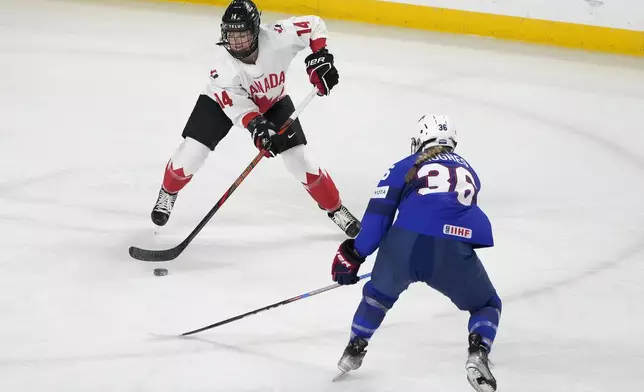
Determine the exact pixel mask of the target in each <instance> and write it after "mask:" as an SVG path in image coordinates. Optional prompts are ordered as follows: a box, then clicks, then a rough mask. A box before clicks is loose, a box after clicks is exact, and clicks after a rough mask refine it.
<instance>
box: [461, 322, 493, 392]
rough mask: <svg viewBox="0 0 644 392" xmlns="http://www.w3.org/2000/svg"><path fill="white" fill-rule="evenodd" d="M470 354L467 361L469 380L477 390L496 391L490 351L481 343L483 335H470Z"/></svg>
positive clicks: (484, 391) (480, 391) (479, 391)
mask: <svg viewBox="0 0 644 392" xmlns="http://www.w3.org/2000/svg"><path fill="white" fill-rule="evenodd" d="M469 342H470V347H469V349H468V352H469V355H468V357H467V361H466V362H465V369H466V370H467V381H469V382H470V385H471V386H472V388H474V390H476V391H477V392H494V391H496V379H495V378H494V376H493V375H492V372H491V371H490V363H489V360H488V351H487V349H486V348H485V347H484V346H483V345H482V344H481V336H480V335H478V334H475V333H472V334H470V336H469Z"/></svg>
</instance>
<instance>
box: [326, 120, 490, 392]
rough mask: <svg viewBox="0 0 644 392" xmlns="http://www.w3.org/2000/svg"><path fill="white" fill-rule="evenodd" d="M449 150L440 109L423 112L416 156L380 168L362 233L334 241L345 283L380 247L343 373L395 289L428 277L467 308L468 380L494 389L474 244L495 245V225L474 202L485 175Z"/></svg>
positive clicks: (336, 274) (484, 290)
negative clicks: (384, 170) (381, 174)
mask: <svg viewBox="0 0 644 392" xmlns="http://www.w3.org/2000/svg"><path fill="white" fill-rule="evenodd" d="M455 147H456V131H455V128H454V126H453V124H452V123H451V122H450V120H449V119H448V118H447V117H446V116H438V115H426V116H423V117H422V118H421V119H420V120H419V121H418V123H417V127H416V130H415V132H414V136H413V137H412V142H411V153H412V155H411V156H409V157H407V158H405V159H403V160H402V161H400V162H397V163H396V164H394V165H393V166H391V168H390V169H389V170H388V171H387V173H385V175H384V177H383V178H382V179H381V180H380V183H379V184H378V187H377V188H376V190H375V192H374V193H373V196H372V198H371V200H370V201H369V204H368V206H367V210H366V212H365V215H364V217H363V219H362V231H361V232H360V234H359V235H358V236H357V237H356V238H355V240H353V239H349V240H346V241H344V242H343V243H342V244H341V245H340V247H339V249H338V251H337V253H336V255H335V258H334V260H333V266H332V276H333V280H334V281H336V282H338V283H340V284H342V285H346V284H355V283H357V282H358V269H359V268H360V265H361V264H362V263H363V262H364V261H365V258H366V257H367V256H369V255H370V254H372V253H373V252H375V251H376V249H378V248H379V249H380V250H379V252H378V256H377V257H376V261H375V264H374V267H373V271H372V276H371V280H370V281H369V282H367V283H366V284H365V286H364V288H363V297H362V301H361V302H360V305H359V306H358V309H357V311H356V313H355V316H354V317H353V324H352V325H351V337H350V340H349V344H348V345H347V347H346V349H345V350H344V353H343V355H342V358H340V361H339V362H338V368H339V369H340V371H341V372H342V373H340V374H344V373H346V372H349V371H351V370H356V369H358V368H359V367H360V365H361V364H362V360H363V358H364V356H365V354H366V350H365V348H366V347H367V343H368V342H369V339H370V338H371V336H372V335H373V334H374V332H375V331H376V330H377V329H378V327H379V326H380V324H381V323H382V321H383V319H384V318H385V314H386V313H387V311H388V310H389V309H391V308H392V307H393V306H394V304H395V303H396V301H397V300H398V297H399V295H400V294H401V293H402V292H403V291H405V290H406V289H407V287H408V286H409V285H410V284H411V283H414V282H425V283H426V284H428V285H429V286H430V287H432V288H434V289H435V290H437V291H439V292H441V293H442V294H444V295H445V296H447V297H448V298H449V299H450V300H451V301H452V302H453V303H454V304H455V305H456V306H457V307H458V308H459V309H460V310H463V311H468V312H469V313H470V315H471V316H470V320H469V325H468V327H469V336H468V343H469V348H468V357H467V361H466V364H465V367H466V372H467V379H468V381H469V382H470V384H471V385H472V387H473V388H474V389H475V390H476V391H478V392H492V391H495V390H496V380H495V378H494V376H493V375H492V373H491V372H490V368H489V364H488V353H489V352H490V350H491V348H492V343H493V341H494V338H495V336H496V330H497V326H498V324H499V318H500V316H501V299H500V298H499V296H498V295H497V293H496V290H495V289H494V286H493V285H492V283H491V282H490V279H489V278H488V275H487V273H486V271H485V269H484V267H483V265H482V264H481V261H480V260H479V258H478V256H477V255H476V251H475V249H476V248H483V247H490V246H493V238H492V228H491V225H490V221H489V220H488V218H487V216H486V215H485V213H484V212H483V211H482V210H481V209H480V208H479V206H478V205H477V198H478V194H479V191H480V190H481V182H480V180H479V178H478V176H477V175H476V172H475V171H474V168H472V166H471V165H470V164H469V163H468V162H467V161H466V160H465V159H463V158H462V157H460V156H459V155H457V154H455V153H454V148H455ZM396 211H397V212H398V217H397V218H396V220H395V221H394V216H395V214H396Z"/></svg>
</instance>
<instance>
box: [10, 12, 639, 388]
mask: <svg viewBox="0 0 644 392" xmlns="http://www.w3.org/2000/svg"><path fill="white" fill-rule="evenodd" d="M220 15H221V9H219V8H208V7H197V6H189V5H176V4H175V5H166V4H156V3H152V4H150V3H137V4H128V3H126V2H122V1H118V2H110V3H102V2H80V1H69V0H59V1H45V0H20V1H17V0H1V1H0V164H1V167H2V169H1V172H0V206H1V207H0V250H1V252H0V391H3V392H17V391H20V392H21V391H48V392H49V391H61V392H69V391H83V392H88V391H97V392H104V391H127V392H129V391H132V392H134V391H155V392H165V391H181V392H185V391H195V392H196V391H209V392H211V391H240V392H241V391H243V392H249V391H307V392H308V391H310V392H318V391H334V392H335V391H365V392H376V391H450V392H465V391H469V390H470V387H469V385H468V384H467V382H466V380H465V376H464V370H463V365H464V359H465V345H466V342H465V340H466V335H467V330H466V322H467V315H466V314H464V313H460V312H458V311H457V310H456V309H455V308H454V307H453V305H452V304H451V303H450V302H449V301H448V300H447V299H445V298H444V297H442V296H441V295H440V294H437V293H435V292H433V291H432V290H430V289H428V288H427V287H425V286H423V285H416V286H413V287H412V288H411V289H410V290H409V291H408V292H407V293H405V294H404V295H403V296H402V297H401V300H400V301H399V302H398V304H397V305H396V307H395V308H394V309H393V310H392V311H391V312H389V314H388V315H387V319H386V320H385V322H384V324H383V326H382V328H381V329H380V330H379V331H378V332H377V334H376V335H375V336H374V339H373V340H372V343H371V344H370V347H369V354H368V355H367V357H366V359H365V362H364V365H363V367H362V368H361V369H360V370H359V371H357V372H355V373H353V374H351V375H350V376H349V377H347V378H346V379H345V380H343V381H342V382H339V383H331V382H330V380H331V378H332V377H333V376H334V375H335V371H336V368H335V364H336V362H337V360H338V358H339V356H340V354H341V352H342V350H343V348H344V346H345V344H346V340H347V338H348V334H349V325H350V322H351V318H352V316H353V312H354V310H355V307H356V306H357V304H358V302H359V300H360V285H357V286H353V287H347V288H342V289H338V290H333V291H330V292H327V293H325V294H322V295H320V296H317V297H313V298H309V299H306V300H303V301H300V302H297V303H295V304H291V305H288V306H285V307H281V308H278V309H274V310H271V311H269V312H266V313H262V314H260V315H256V316H253V317H250V318H247V319H244V320H242V321H238V322H236V323H234V324H230V325H228V326H224V327H221V328H219V329H216V330H212V331H209V332H205V333H203V334H200V335H197V336H196V337H195V338H194V339H185V340H181V339H159V338H156V337H154V336H153V334H168V333H179V332H183V331H186V330H190V329H193V328H197V327H200V326H202V325H206V324H210V323H213V322H215V321H219V320H221V319H224V318H228V317H231V316H234V315H236V314H239V313H243V312H245V311H248V310H252V309H254V308H258V307H261V306H264V305H267V304H270V303H272V302H277V301H279V300H282V299H286V298H289V297H292V296H295V295H298V294H301V293H304V292H307V291H309V290H313V289H316V288H318V287H322V286H325V285H327V284H330V283H331V281H330V276H329V274H330V273H329V270H330V263H331V259H332V256H333V254H334V251H335V249H336V247H337V245H338V243H339V242H340V241H341V240H342V238H343V235H342V233H340V232H339V231H338V229H337V228H336V227H335V226H334V225H333V224H332V223H331V222H330V221H329V220H328V219H327V218H326V217H325V216H324V214H322V213H321V212H320V211H319V210H318V209H317V207H316V206H315V205H314V203H313V202H312V201H311V199H310V198H309V196H308V195H307V194H306V193H305V192H304V191H303V190H302V188H301V186H300V185H299V184H297V183H296V182H295V181H293V180H292V179H291V177H290V176H289V174H288V173H287V172H286V170H285V168H284V167H283V165H282V163H281V162H280V160H279V159H276V160H273V161H263V162H261V164H260V165H259V166H258V167H257V169H256V170H255V171H254V172H253V173H251V175H250V176H249V177H248V179H247V180H246V182H244V183H243V184H242V186H241V187H240V188H239V189H238V191H237V193H235V194H234V195H233V197H231V198H230V199H229V200H228V202H227V203H226V204H225V205H224V207H223V208H222V209H221V210H220V211H219V212H218V213H217V215H216V216H215V218H213V220H212V221H211V222H210V223H209V224H208V226H207V227H206V228H205V229H204V230H203V232H202V233H201V234H199V236H198V237H197V239H196V240H195V241H194V243H193V244H192V245H190V247H189V248H188V249H187V250H186V251H185V253H184V254H183V255H182V256H181V257H180V258H179V259H177V260H175V261H172V262H170V263H167V264H166V266H167V268H168V269H169V270H170V273H169V275H168V276H166V277H161V278H160V277H155V276H154V275H153V274H152V269H153V268H154V267H157V266H158V265H153V264H150V263H142V262H139V261H136V260H133V259H131V258H130V257H129V256H128V254H127V249H128V247H129V246H130V245H138V246H143V247H155V248H167V247H171V246H174V245H175V244H177V243H178V242H180V241H181V240H182V239H183V238H184V237H185V236H186V235H187V234H188V233H189V232H190V231H191V230H192V228H193V227H194V226H195V225H196V224H197V222H198V221H199V220H200V219H201V218H202V217H203V216H204V215H205V213H206V212H207V211H208V210H209V209H210V208H211V206H212V205H213V204H214V203H215V202H216V201H217V200H218V199H219V197H220V196H221V195H222V194H223V192H224V191H225V189H226V188H227V187H228V186H229V185H230V184H231V183H232V182H233V181H234V179H235V178H236V177H237V176H238V175H239V173H240V172H241V170H242V169H243V168H244V167H245V165H246V164H247V163H248V162H249V161H250V160H251V159H252V157H253V156H254V155H255V149H254V147H253V146H252V143H251V142H250V138H249V136H248V134H247V133H246V132H245V131H243V130H240V129H233V130H232V131H231V132H230V134H229V136H228V137H227V138H226V139H225V140H224V141H223V142H222V143H221V144H220V146H219V148H218V150H217V151H216V152H215V153H214V154H212V155H211V156H210V158H209V159H208V162H207V163H206V166H205V167H204V168H203V169H202V170H201V171H200V172H199V173H198V174H197V175H196V176H195V179H194V180H193V181H192V183H191V184H190V185H189V186H188V187H187V188H186V189H185V190H184V191H182V193H181V195H180V196H179V198H178V201H177V204H176V208H175V211H174V214H173V216H172V219H171V221H170V223H169V225H168V226H166V227H165V228H164V229H163V230H162V231H161V232H160V233H159V234H157V235H154V229H153V227H152V224H151V222H150V219H149V212H150V209H151V208H152V205H153V203H154V201H155V199H156V194H157V191H158V187H159V184H160V181H161V178H162V175H163V168H164V165H165V163H166V161H167V159H168V157H169V156H170V155H171V154H172V152H173V151H174V149H175V148H176V146H177V145H178V144H179V142H180V140H181V139H180V136H179V135H180V133H181V130H182V129H183V126H184V124H185V121H186V119H187V117H188V115H189V114H190V111H191V110H192V107H193V104H194V102H195V100H196V97H197V95H198V94H199V92H200V91H201V89H202V87H203V85H204V83H205V82H206V76H207V75H208V71H209V70H210V67H211V63H210V62H209V59H210V53H211V50H212V48H213V45H214V43H215V42H216V40H217V39H218V34H219V32H218V26H219V18H220ZM278 17H279V15H275V14H265V15H264V19H265V20H275V19H276V18H278ZM328 25H329V28H330V30H331V32H332V38H331V39H330V42H329V47H330V49H331V51H332V52H333V53H334V54H335V56H336V65H337V67H338V69H339V70H340V75H341V76H340V78H341V79H340V84H339V85H338V87H337V88H336V89H335V90H333V93H332V94H331V96H330V97H326V98H322V99H316V100H314V101H313V102H312V103H311V105H310V106H309V107H308V108H307V109H306V111H305V112H304V113H303V114H302V116H301V119H302V123H303V126H304V127H305V130H306V133H307V137H308V139H309V142H310V143H309V149H310V151H311V153H312V154H313V155H314V156H315V157H316V158H317V159H318V160H319V161H320V162H321V163H322V164H323V165H324V166H325V167H326V168H327V169H328V170H329V172H330V173H331V174H332V176H333V178H334V179H335V181H336V183H337V185H338V187H339V189H340V191H341V193H342V197H343V200H344V202H345V204H346V205H347V206H348V207H349V208H350V209H352V210H353V211H354V213H356V215H360V216H361V215H362V212H363V211H364V207H365V206H366V203H367V201H368V198H369V197H370V193H371V191H372V189H373V187H374V186H375V185H376V183H377V181H378V179H379V178H380V177H381V175H382V174H383V173H384V172H385V170H386V169H387V168H388V167H389V166H390V164H391V163H393V162H394V161H396V160H398V159H400V158H401V157H403V156H404V154H405V153H406V152H407V149H408V144H407V140H408V137H407V134H406V130H407V129H409V127H410V125H411V124H413V122H415V120H416V119H417V118H418V117H419V116H420V115H421V114H423V113H424V112H427V111H431V112H438V113H445V114H449V115H450V116H451V117H452V118H453V119H454V121H455V122H456V123H457V125H458V129H459V137H460V143H459V148H458V150H459V152H460V153H461V154H462V155H464V156H465V157H466V159H468V160H469V161H470V162H471V163H472V164H473V165H474V166H475V168H476V170H477V172H478V174H479V175H480V177H481V179H482V182H483V190H482V193H481V195H480V204H481V206H482V207H483V208H484V209H485V210H486V211H487V212H488V214H489V216H490V218H491V220H492V223H493V227H494V230H495V237H496V244H497V246H496V247H494V248H492V249H489V250H484V251H481V252H480V253H479V255H480V257H481V258H482V260H483V261H484V263H485V265H486V267H487V269H488V272H489V274H490V276H491V278H492V280H493V282H494V283H495V285H496V286H497V290H498V292H499V293H500V295H501V296H502V298H503V299H504V313H503V318H502V320H501V325H500V328H499V334H498V339H497V343H496V346H495V350H494V352H493V361H494V362H495V364H496V368H495V373H496V376H497V378H498V381H499V391H521V392H544V391H549V392H553V391H561V392H570V391H575V392H577V391H580V392H581V391H584V392H586V391H602V392H603V391H625V392H626V391H628V392H633V391H641V390H644V389H643V388H644V387H642V377H641V375H640V372H641V370H642V367H643V366H644V356H643V354H642V352H643V350H644V343H643V341H642V332H643V331H644V327H643V323H644V308H643V307H642V302H641V301H642V298H643V297H644V288H643V282H644V269H643V267H642V258H643V257H644V228H643V225H644V209H642V200H643V196H642V195H643V194H644V136H643V135H644V133H643V132H642V131H644V127H643V126H642V120H643V119H644V114H643V113H644V112H643V111H642V109H643V107H644V63H643V62H642V60H639V59H633V58H622V57H612V56H605V55H599V54H589V53H583V52H573V51H566V50H559V49H552V48H544V47H535V46H523V45H521V44H516V43H505V42H497V41H493V40H487V39H481V38H475V37H460V36H449V35H442V34H433V33H423V32H418V31H410V30H399V29H387V28H377V27H372V26H366V25H359V24H348V23H342V22H337V21H329V22H328ZM304 56H305V54H304V53H302V54H301V56H299V57H298V58H296V59H295V61H294V62H293V65H292V67H291V70H290V72H289V75H288V77H289V82H288V84H289V86H288V88H289V90H290V93H291V95H292V96H293V98H294V101H295V102H296V103H297V102H298V101H299V100H300V99H301V98H302V97H304V96H305V95H306V93H307V92H308V91H309V89H310V86H309V85H308V82H307V80H306V76H305V72H304V69H303V58H304ZM371 265H372V264H371V262H370V261H369V262H367V263H366V264H365V266H364V272H367V271H369V270H370V268H371Z"/></svg>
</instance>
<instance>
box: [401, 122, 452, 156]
mask: <svg viewBox="0 0 644 392" xmlns="http://www.w3.org/2000/svg"><path fill="white" fill-rule="evenodd" d="M432 146H445V147H451V148H452V149H454V148H456V128H455V127H454V124H453V123H452V121H451V120H450V119H449V117H447V116H443V115H439V114H426V115H424V116H423V117H421V118H420V120H418V122H417V123H416V127H415V128H414V131H413V133H412V137H411V153H412V154H415V153H417V152H419V151H421V150H424V149H426V148H428V147H432Z"/></svg>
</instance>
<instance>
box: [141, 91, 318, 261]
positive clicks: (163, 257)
mask: <svg viewBox="0 0 644 392" xmlns="http://www.w3.org/2000/svg"><path fill="white" fill-rule="evenodd" d="M317 93H318V89H317V88H314V89H313V90H312V91H311V92H310V93H309V95H307V96H306V98H304V100H303V101H302V103H300V105H299V106H298V107H297V108H296V109H295V111H294V112H293V113H292V114H291V115H290V116H289V118H288V120H286V122H285V123H284V125H282V127H281V128H280V131H279V134H282V133H284V132H286V130H287V129H288V128H289V127H290V126H291V124H293V122H294V121H295V120H296V119H297V117H298V116H299V115H300V113H301V112H302V110H304V108H306V107H307V106H308V104H309V103H310V102H311V100H313V98H314V97H315V96H316V95H317ZM263 157H264V152H263V151H260V152H259V153H258V154H257V156H256V157H255V159H253V160H252V161H251V163H249V164H248V166H246V169H244V171H243V172H242V174H240V175H239V177H237V179H236V180H235V182H234V183H233V184H232V185H231V186H230V188H228V190H227V191H226V193H224V195H223V196H222V197H221V198H220V199H219V201H218V202H217V204H215V206H214V207H213V208H212V209H211V210H210V211H208V214H207V215H206V216H205V217H204V218H203V219H202V220H201V222H199V224H198V225H197V227H195V228H194V230H192V232H191V233H190V234H189V235H188V237H186V239H185V240H183V241H182V242H181V243H180V244H179V245H177V246H175V247H174V248H170V249H165V250H150V249H141V248H137V247H136V246H131V247H130V249H129V252H130V256H132V257H133V258H135V259H137V260H142V261H169V260H174V259H176V258H177V257H178V256H179V255H180V254H181V252H183V251H184V249H186V247H187V246H188V244H190V242H192V240H193V239H194V238H195V237H196V236H197V234H199V232H200V231H201V229H203V228H204V226H206V223H208V221H210V219H211V218H212V217H213V215H215V213H216V212H217V211H218V210H219V209H220V208H221V206H222V205H223V204H224V203H225V202H226V200H228V198H229V197H230V195H232V194H233V192H235V189H237V187H238V186H239V185H240V184H241V183H242V182H243V181H244V180H245V179H246V177H247V176H248V175H249V174H250V172H251V171H253V169H254V168H255V166H257V164H258V163H259V161H261V160H262V158H263Z"/></svg>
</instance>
